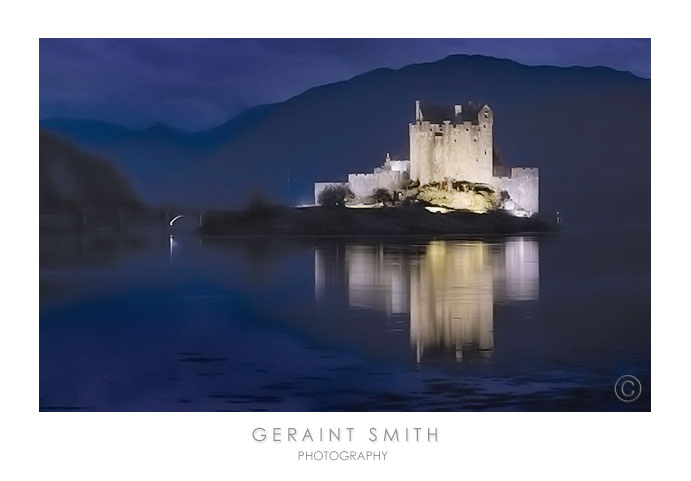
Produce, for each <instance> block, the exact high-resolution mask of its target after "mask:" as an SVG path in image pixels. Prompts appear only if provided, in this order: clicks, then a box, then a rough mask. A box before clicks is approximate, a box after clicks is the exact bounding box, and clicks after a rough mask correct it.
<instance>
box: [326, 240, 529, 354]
mask: <svg viewBox="0 0 691 481" xmlns="http://www.w3.org/2000/svg"><path fill="white" fill-rule="evenodd" d="M341 249H343V248H340V249H336V250H334V249H333V248H328V247H318V248H316V249H315V253H314V256H315V258H314V270H315V272H314V283H315V285H314V287H315V297H316V298H317V299H320V298H323V296H324V294H325V292H326V291H327V290H328V289H330V288H331V289H333V288H334V287H337V286H342V285H344V286H346V287H347V295H348V303H349V305H350V306H351V307H355V308H360V309H371V310H376V311H382V312H385V313H386V314H387V315H388V316H392V317H391V318H392V319H396V317H395V316H397V315H398V316H400V315H407V316H408V319H409V324H408V327H407V329H409V333H410V334H409V335H410V344H411V347H412V349H413V351H414V352H415V356H416V359H417V361H418V362H423V361H424V360H425V359H433V358H434V356H436V355H438V354H440V353H442V354H443V353H450V354H451V355H455V357H456V359H457V360H459V361H461V360H463V359H469V358H477V357H487V356H491V354H492V352H493V350H494V305H495V303H497V302H499V303H501V302H505V301H507V300H511V301H534V300H536V299H538V297H539V279H540V269H539V262H540V261H539V249H538V244H537V241H536V240H535V239H533V238H531V237H513V238H511V239H508V240H506V241H504V242H501V243H498V244H494V243H487V242H483V241H432V242H429V243H427V244H426V246H424V247H421V248H415V249H410V248H402V246H393V248H392V247H386V246H384V245H372V244H366V245H359V244H351V245H347V246H345V248H344V249H343V250H341ZM393 326H394V327H395V329H397V330H400V329H401V326H400V324H394V325H393Z"/></svg>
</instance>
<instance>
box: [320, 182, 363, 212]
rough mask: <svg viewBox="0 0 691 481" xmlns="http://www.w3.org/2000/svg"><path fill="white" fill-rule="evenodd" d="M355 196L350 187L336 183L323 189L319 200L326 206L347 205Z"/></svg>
mask: <svg viewBox="0 0 691 481" xmlns="http://www.w3.org/2000/svg"><path fill="white" fill-rule="evenodd" d="M353 197H355V196H354V195H353V192H352V191H351V190H350V189H349V188H348V187H345V186H341V185H334V186H329V187H326V188H325V189H324V190H322V191H321V193H320V194H319V197H318V199H317V200H318V201H319V204H320V205H323V206H324V207H345V204H346V202H348V201H349V200H351V199H352V198H353Z"/></svg>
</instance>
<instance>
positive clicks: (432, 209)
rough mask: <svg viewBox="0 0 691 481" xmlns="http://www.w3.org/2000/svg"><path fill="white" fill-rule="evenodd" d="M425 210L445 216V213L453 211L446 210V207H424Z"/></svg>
mask: <svg viewBox="0 0 691 481" xmlns="http://www.w3.org/2000/svg"><path fill="white" fill-rule="evenodd" d="M425 209H426V210H428V211H430V212H432V213H433V214H446V213H447V212H453V210H454V209H447V208H446V207H432V206H427V207H425Z"/></svg>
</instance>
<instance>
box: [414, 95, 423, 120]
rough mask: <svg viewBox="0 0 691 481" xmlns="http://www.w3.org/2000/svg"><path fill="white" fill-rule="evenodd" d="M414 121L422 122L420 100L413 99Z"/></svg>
mask: <svg viewBox="0 0 691 481" xmlns="http://www.w3.org/2000/svg"><path fill="white" fill-rule="evenodd" d="M415 122H422V111H421V110H420V101H419V100H416V101H415Z"/></svg>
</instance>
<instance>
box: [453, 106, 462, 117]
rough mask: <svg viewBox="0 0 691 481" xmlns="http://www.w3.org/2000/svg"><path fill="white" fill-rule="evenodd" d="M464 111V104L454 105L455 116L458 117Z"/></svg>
mask: <svg viewBox="0 0 691 481" xmlns="http://www.w3.org/2000/svg"><path fill="white" fill-rule="evenodd" d="M462 113H463V106H462V105H454V106H453V116H454V117H458V116H459V115H461V114H462Z"/></svg>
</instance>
